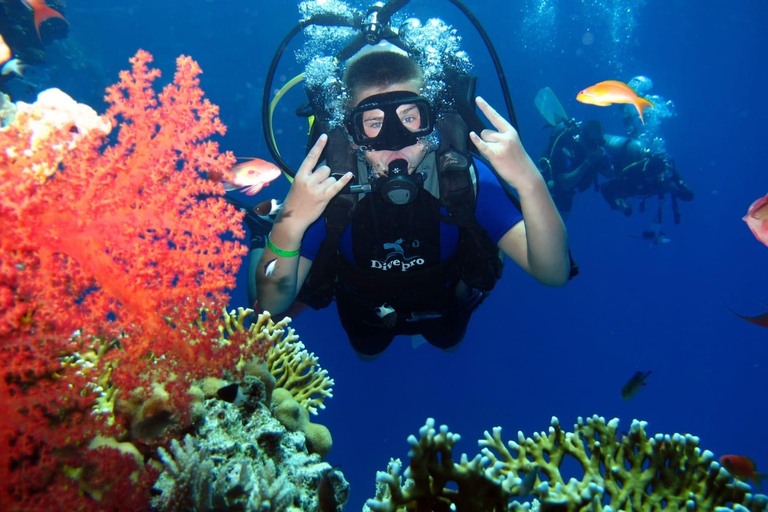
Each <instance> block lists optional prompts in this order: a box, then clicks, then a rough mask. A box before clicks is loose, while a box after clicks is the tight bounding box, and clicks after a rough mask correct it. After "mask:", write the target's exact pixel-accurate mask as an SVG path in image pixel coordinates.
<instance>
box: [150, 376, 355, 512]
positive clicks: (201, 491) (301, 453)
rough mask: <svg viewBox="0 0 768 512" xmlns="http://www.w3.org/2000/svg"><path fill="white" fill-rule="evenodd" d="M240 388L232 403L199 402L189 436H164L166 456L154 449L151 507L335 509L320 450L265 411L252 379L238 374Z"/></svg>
mask: <svg viewBox="0 0 768 512" xmlns="http://www.w3.org/2000/svg"><path fill="white" fill-rule="evenodd" d="M240 387H241V388H242V390H241V391H242V394H243V400H242V403H240V405H238V404H236V403H230V402H228V401H224V400H217V399H209V400H206V401H205V405H204V407H205V411H204V414H203V420H202V421H201V422H200V423H199V424H198V425H196V428H195V435H194V436H191V435H188V436H186V437H185V439H184V443H183V445H182V444H181V443H179V442H178V441H177V440H174V441H172V443H171V447H170V450H169V452H170V453H169V452H168V451H165V450H164V449H162V448H161V449H160V454H161V459H162V461H163V465H164V467H165V471H164V472H163V473H162V474H161V475H160V478H159V479H158V480H157V482H156V484H155V492H156V493H157V496H156V497H155V498H154V499H153V506H154V508H156V509H157V510H160V511H172V510H185V511H186V510H195V511H197V512H204V511H227V510H231V511H253V512H258V511H271V512H283V511H285V512H288V511H294V512H299V511H305V510H318V511H322V510H340V509H341V507H343V505H344V504H345V502H346V500H347V496H348V494H349V484H348V483H347V482H346V480H344V477H343V475H341V473H340V472H338V471H335V470H333V468H332V467H331V466H330V464H328V463H325V462H321V460H320V455H318V454H313V453H310V452H308V444H309V439H308V438H306V437H305V436H304V435H303V434H302V433H300V432H292V431H290V429H287V428H286V427H285V426H283V425H282V422H279V421H278V420H277V418H276V417H275V416H273V415H272V414H270V411H269V407H268V404H267V403H266V402H265V397H266V393H265V390H264V389H263V388H264V384H263V382H261V380H260V379H258V378H256V377H251V376H246V377H245V379H244V380H243V382H241V383H240ZM285 393H286V394H288V396H290V393H288V392H287V391H285ZM253 397H258V398H257V399H255V400H254V399H252V398H253ZM298 407H299V408H300V409H301V410H303V411H304V414H307V412H306V410H305V409H303V408H301V406H298ZM321 488H324V489H327V492H328V493H329V494H330V495H331V498H330V499H331V500H332V502H333V504H334V506H333V507H332V508H322V506H321V500H322V499H323V496H322V491H321ZM325 499H328V498H325Z"/></svg>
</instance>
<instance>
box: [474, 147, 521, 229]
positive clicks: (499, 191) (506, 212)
mask: <svg viewBox="0 0 768 512" xmlns="http://www.w3.org/2000/svg"><path fill="white" fill-rule="evenodd" d="M474 162H475V168H476V169H477V175H478V183H477V206H476V207H475V219H477V223H478V224H480V226H482V227H483V228H484V229H485V230H486V231H487V232H488V235H489V236H490V237H491V240H493V241H494V242H495V243H499V240H501V237H503V236H504V235H505V234H506V233H507V231H509V230H510V229H512V227H513V226H515V224H517V223H518V222H520V221H521V220H523V214H522V212H521V211H520V210H519V209H518V208H517V206H515V204H514V203H513V202H512V200H511V199H510V198H509V196H508V195H507V193H506V191H505V190H504V189H503V188H502V186H501V183H499V179H498V178H497V177H496V175H495V174H494V173H493V171H491V169H489V168H488V166H487V165H485V163H483V162H481V161H480V160H477V159H475V160H474Z"/></svg>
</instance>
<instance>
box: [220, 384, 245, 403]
mask: <svg viewBox="0 0 768 512" xmlns="http://www.w3.org/2000/svg"><path fill="white" fill-rule="evenodd" d="M216 396H217V397H218V398H219V400H224V401H225V402H229V403H231V404H235V405H241V404H243V403H244V402H245V401H246V399H247V397H246V395H245V393H243V390H242V388H241V387H240V384H237V383H234V384H228V385H226V386H224V387H223V388H219V390H218V391H216Z"/></svg>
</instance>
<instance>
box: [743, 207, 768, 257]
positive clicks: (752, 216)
mask: <svg viewBox="0 0 768 512" xmlns="http://www.w3.org/2000/svg"><path fill="white" fill-rule="evenodd" d="M741 220H743V221H744V222H746V223H747V226H749V229H751V230H752V234H753V235H755V238H757V239H758V240H760V241H761V242H763V244H765V245H768V195H766V196H765V197H761V198H760V199H758V200H757V201H755V202H754V203H752V206H750V207H749V210H748V211H747V214H746V215H745V216H744V217H743V218H742V219H741Z"/></svg>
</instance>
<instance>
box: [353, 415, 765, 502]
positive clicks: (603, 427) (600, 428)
mask: <svg viewBox="0 0 768 512" xmlns="http://www.w3.org/2000/svg"><path fill="white" fill-rule="evenodd" d="M618 424H619V421H618V419H613V420H611V421H610V422H607V423H606V421H605V419H604V418H601V417H599V416H593V417H592V418H588V419H587V420H586V421H584V420H582V419H581V418H579V421H578V423H577V424H576V425H574V429H573V432H565V431H563V429H562V428H561V427H560V423H559V421H558V420H557V418H552V424H551V427H550V428H549V432H546V433H545V432H542V433H535V434H534V435H533V436H532V437H528V438H526V437H525V436H524V435H523V434H522V432H520V433H518V440H517V442H514V441H510V442H508V443H507V444H506V445H505V443H504V442H503V441H502V438H501V428H500V427H496V428H494V429H493V431H492V433H489V432H486V433H485V439H482V440H480V441H479V444H480V446H481V447H482V455H478V456H476V457H475V458H474V459H472V460H468V459H467V457H466V455H464V456H462V458H461V461H460V462H459V463H456V462H454V461H453V458H452V450H453V445H454V444H455V442H457V441H458V439H459V437H458V435H456V434H452V433H450V432H449V431H448V428H447V427H446V426H445V425H443V426H441V427H440V428H439V430H438V429H436V428H435V423H434V420H432V419H429V420H427V424H426V425H425V426H424V427H422V429H421V430H420V432H419V433H420V438H419V439H416V438H415V437H414V436H411V437H409V439H408V442H409V443H410V444H411V447H412V449H411V452H410V456H411V462H410V466H409V468H408V470H406V472H405V474H404V476H405V477H406V478H407V481H406V482H405V483H403V481H402V479H401V477H400V464H399V461H396V460H395V461H392V462H391V463H390V465H389V467H388V470H387V472H380V473H379V474H378V475H377V482H378V486H377V496H376V499H374V500H368V505H367V508H366V509H367V510H373V511H377V512H384V511H386V512H395V511H406V510H435V507H442V508H445V507H447V506H449V505H450V504H453V505H454V506H455V510H457V511H458V512H462V511H473V512H481V511H502V510H512V511H523V510H528V508H527V507H528V504H526V505H522V504H520V503H518V502H516V501H511V500H512V499H513V498H515V497H517V496H524V495H531V494H532V495H535V496H536V497H537V498H538V499H539V500H541V504H540V507H539V510H540V511H554V510H557V511H561V510H562V511H569V512H570V511H594V512H602V511H604V512H611V511H615V510H623V511H637V512H650V511H657V510H658V511H660V510H714V511H717V512H726V511H730V510H736V511H740V512H746V511H751V512H765V511H766V510H768V496H764V495H760V494H758V495H753V494H751V493H750V487H749V486H748V485H747V484H745V483H743V482H740V481H738V480H735V481H732V476H731V475H730V474H729V473H728V472H727V471H726V470H725V469H723V468H721V467H720V465H719V464H718V463H717V462H715V461H714V456H713V455H712V453H711V452H709V451H703V452H702V451H701V450H700V449H699V447H698V444H699V440H698V438H697V437H695V436H691V435H679V434H674V435H672V436H669V435H666V436H665V435H661V434H658V435H656V436H655V437H653V438H649V437H648V436H647V435H646V432H645V427H646V423H645V422H640V421H633V422H632V426H631V428H630V431H629V434H627V435H626V436H623V437H622V438H621V439H617V436H616V433H617V429H618ZM568 457H571V458H573V459H575V460H576V461H578V463H579V464H580V465H581V467H582V469H583V470H584V476H583V477H582V478H581V479H580V480H579V479H577V478H571V479H570V480H569V481H568V482H567V483H566V482H565V481H564V479H563V476H562V474H561V473H560V470H561V467H562V464H563V462H564V461H565V460H566V459H567V458H568ZM528 476H531V477H535V478H530V479H529V478H527V477H528ZM451 482H453V483H455V485H449V484H450V483H451ZM455 487H458V490H456V489H455ZM510 501H511V502H510Z"/></svg>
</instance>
